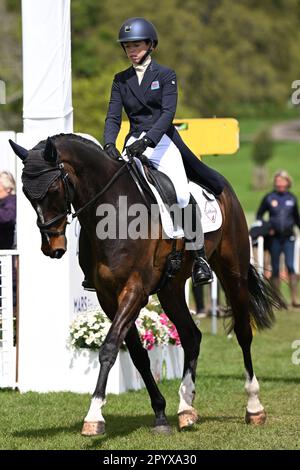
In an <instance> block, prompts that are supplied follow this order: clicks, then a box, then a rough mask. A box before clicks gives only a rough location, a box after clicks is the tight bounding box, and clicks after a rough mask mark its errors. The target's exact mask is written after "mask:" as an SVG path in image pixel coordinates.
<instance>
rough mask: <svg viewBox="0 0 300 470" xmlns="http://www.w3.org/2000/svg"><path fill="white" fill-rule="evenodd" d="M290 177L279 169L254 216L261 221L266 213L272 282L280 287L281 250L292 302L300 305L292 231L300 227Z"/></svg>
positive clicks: (296, 305)
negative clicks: (271, 186) (272, 189)
mask: <svg viewBox="0 0 300 470" xmlns="http://www.w3.org/2000/svg"><path fill="white" fill-rule="evenodd" d="M290 187H291V178H290V176H289V175H288V173H287V172H286V171H278V172H277V173H276V174H275V176H274V191H272V192H271V193H268V194H266V196H265V197H264V198H263V200H262V202H261V204H260V206H259V209H258V211H257V215H256V218H257V219H258V220H262V219H263V216H264V214H265V213H266V212H268V213H269V225H270V230H269V235H270V237H269V250H270V254H271V263H272V282H273V284H274V285H275V286H276V288H277V289H278V290H279V288H280V277H279V274H280V273H279V261H280V255H281V253H284V257H285V265H286V268H287V270H288V273H289V284H290V290H291V297H292V305H293V306H294V307H300V303H299V302H298V300H297V283H298V278H297V274H296V273H295V267H294V251H295V234H294V226H295V225H297V226H298V227H300V216H299V211H298V203H297V199H296V196H294V194H292V193H290V192H289V191H288V189H289V188H290Z"/></svg>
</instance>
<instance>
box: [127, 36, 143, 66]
mask: <svg viewBox="0 0 300 470" xmlns="http://www.w3.org/2000/svg"><path fill="white" fill-rule="evenodd" d="M123 46H124V48H125V52H126V54H127V57H128V59H129V60H130V61H131V62H132V64H133V65H137V64H138V63H139V61H140V60H141V59H142V58H143V56H144V55H145V54H146V52H147V51H148V48H149V45H148V44H147V43H146V41H134V42H124V43H123Z"/></svg>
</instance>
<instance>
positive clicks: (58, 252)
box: [50, 248, 66, 259]
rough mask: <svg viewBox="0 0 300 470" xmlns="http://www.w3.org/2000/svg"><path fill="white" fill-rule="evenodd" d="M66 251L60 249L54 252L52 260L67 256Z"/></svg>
mask: <svg viewBox="0 0 300 470" xmlns="http://www.w3.org/2000/svg"><path fill="white" fill-rule="evenodd" d="M65 252H66V250H63V249H61V248H60V249H58V250H54V251H53V253H52V255H50V256H51V258H56V259H60V258H61V257H62V256H63V255H64V254H65Z"/></svg>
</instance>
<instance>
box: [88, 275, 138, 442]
mask: <svg viewBox="0 0 300 470" xmlns="http://www.w3.org/2000/svg"><path fill="white" fill-rule="evenodd" d="M146 303H147V296H146V295H145V293H144V290H143V286H142V284H141V283H140V282H138V280H137V279H136V278H135V279H133V278H132V279H131V281H130V282H128V283H127V284H126V286H125V287H124V288H123V290H122V292H121V294H120V296H119V307H118V310H117V313H116V315H115V317H114V320H113V322H112V325H111V327H110V330H109V332H108V334H107V337H106V338H105V341H104V343H103V344H102V346H101V348H100V350H99V361H100V372H99V376H98V381H97V385H96V388H95V391H94V393H93V397H92V400H91V405H90V408H89V411H88V414H87V415H86V417H85V419H84V424H83V429H82V434H83V435H85V436H96V435H98V434H103V433H104V432H105V420H104V418H103V416H102V407H103V406H104V405H105V389H106V384H107V379H108V374H109V371H110V369H111V368H112V366H113V365H114V363H115V360H116V358H117V355H118V352H119V349H120V346H121V344H122V342H123V340H124V339H125V336H126V335H127V333H128V331H129V330H130V328H131V326H132V325H133V323H134V321H135V320H136V318H137V316H138V314H139V312H140V309H141V308H142V307H143V306H144V305H146Z"/></svg>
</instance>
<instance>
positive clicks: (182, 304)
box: [158, 281, 202, 430]
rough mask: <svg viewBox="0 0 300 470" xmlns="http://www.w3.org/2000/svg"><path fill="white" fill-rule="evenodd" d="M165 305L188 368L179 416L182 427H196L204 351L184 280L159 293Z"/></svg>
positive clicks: (168, 285)
mask: <svg viewBox="0 0 300 470" xmlns="http://www.w3.org/2000/svg"><path fill="white" fill-rule="evenodd" d="M158 298H159V300H160V303H161V306H162V308H163V309H164V311H165V313H166V314H167V315H168V317H169V318H170V320H171V321H172V322H173V323H174V325H175V326H176V329H177V331H178V334H179V337H180V341H181V344H182V347H183V350H184V368H183V376H182V382H181V385H180V388H179V398H180V402H179V408H178V419H179V428H180V429H181V430H183V429H185V428H188V427H190V426H192V425H193V424H194V423H196V421H197V420H198V413H197V411H196V410H195V408H194V407H193V401H194V397H195V380H196V368H197V360H198V356H199V351H200V342H201V337H202V335H201V332H200V331H199V329H198V328H197V326H196V325H195V323H194V321H193V319H192V317H191V314H190V311H189V309H188V306H187V304H186V301H185V292H184V283H183V282H181V283H180V285H176V284H175V281H173V283H169V284H167V285H166V287H165V288H164V289H162V290H161V291H160V292H159V293H158Z"/></svg>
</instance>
